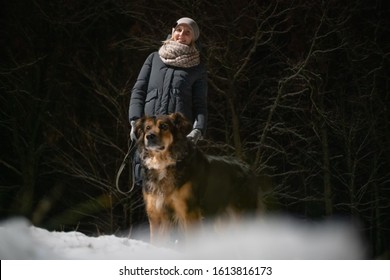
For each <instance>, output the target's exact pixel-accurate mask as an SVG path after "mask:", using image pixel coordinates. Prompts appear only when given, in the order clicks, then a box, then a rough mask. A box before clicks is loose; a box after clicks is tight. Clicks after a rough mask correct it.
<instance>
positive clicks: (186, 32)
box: [172, 24, 194, 45]
mask: <svg viewBox="0 0 390 280" xmlns="http://www.w3.org/2000/svg"><path fill="white" fill-rule="evenodd" d="M193 36H194V35H193V34H192V30H191V28H190V27H189V26H188V25H186V24H180V25H178V26H176V28H175V31H173V36H172V38H173V40H174V41H176V42H179V43H181V44H185V45H190V44H191V42H192V39H193Z"/></svg>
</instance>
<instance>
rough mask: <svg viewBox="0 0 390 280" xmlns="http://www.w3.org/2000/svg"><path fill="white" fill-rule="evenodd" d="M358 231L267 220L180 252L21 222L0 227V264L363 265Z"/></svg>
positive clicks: (195, 240)
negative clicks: (352, 262) (213, 261)
mask: <svg viewBox="0 0 390 280" xmlns="http://www.w3.org/2000/svg"><path fill="white" fill-rule="evenodd" d="M364 258H365V246H364V243H363V242H362V240H361V239H360V237H359V236H358V234H357V228H356V227H355V226H352V225H351V224H349V223H345V222H341V221H327V222H321V223H308V222H303V221H297V220H295V219H292V218H287V217H269V218H262V219H259V220H248V221H244V222H241V223H239V224H232V225H225V226H224V227H222V228H221V229H220V230H219V231H218V233H216V232H215V231H212V230H208V229H207V227H205V229H204V230H203V231H202V232H201V233H198V234H194V236H192V237H191V238H190V239H189V240H188V242H186V245H185V247H181V246H179V245H176V247H174V248H161V247H156V246H152V245H150V244H149V243H146V242H144V241H140V240H135V239H132V238H124V237H117V236H114V235H102V236H99V237H89V236H86V235H84V234H82V233H80V232H49V231H47V230H45V229H42V228H37V227H34V226H31V225H30V224H29V222H28V221H26V220H25V219H18V218H15V219H10V220H7V221H3V222H1V223H0V259H3V260H5V259H27V260H31V259H44V260H45V259H74V260H79V259H89V260H98V259H117V260H119V259H139V260H142V259H143V260H147V259H199V260H200V259H206V260H210V259H220V260H221V259H269V260H270V259H273V260H281V259H285V260H286V259H297V260H309V259H322V260H329V259H335V260H341V259H350V260H355V259H364Z"/></svg>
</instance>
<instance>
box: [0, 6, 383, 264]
mask: <svg viewBox="0 0 390 280" xmlns="http://www.w3.org/2000/svg"><path fill="white" fill-rule="evenodd" d="M1 6H2V8H1V11H0V13H1V18H0V21H1V28H0V30H1V31H0V32H1V34H0V40H1V44H0V48H1V52H0V56H1V58H0V91H1V95H0V106H1V107H0V114H1V117H0V131H1V154H0V218H1V219H6V218H8V217H12V216H24V217H27V218H28V219H29V220H30V221H31V222H32V224H34V225H36V226H39V227H42V228H46V229H49V230H64V231H68V230H78V231H81V232H84V233H86V234H88V235H99V234H119V233H123V232H124V231H131V229H132V228H133V227H136V226H138V225H140V224H142V223H145V214H144V209H143V205H142V197H141V195H140V193H139V191H133V192H131V193H130V194H128V195H124V194H123V193H121V192H119V191H118V190H117V189H116V187H115V179H116V175H117V172H118V169H119V167H120V165H121V163H122V160H123V158H124V156H125V154H126V153H127V151H128V144H129V132H130V129H129V122H128V117H127V113H128V105H129V100H130V94H131V89H132V86H133V85H134V82H135V80H136V78H137V75H138V73H139V70H140V67H141V66H142V64H143V62H144V60H145V59H146V57H147V56H148V54H149V53H150V52H152V51H155V50H157V49H158V48H159V46H160V45H161V41H162V40H164V39H165V38H166V36H167V34H168V33H169V32H170V30H171V28H172V26H173V24H174V23H175V21H176V20H177V19H178V18H180V17H183V16H188V17H192V18H194V19H195V20H196V21H197V23H198V24H199V26H200V29H201V35H200V42H201V54H202V59H203V61H204V62H205V63H206V65H207V69H208V83H209V92H208V106H209V107H208V109H209V119H208V130H207V134H206V136H205V139H204V140H202V141H201V142H200V143H199V146H200V147H201V148H202V149H203V150H204V151H206V152H208V153H211V154H225V155H233V156H235V157H238V158H240V159H242V160H244V161H245V162H247V163H248V164H250V166H251V167H252V169H253V170H254V171H255V172H256V174H258V175H259V176H261V178H263V180H262V185H261V188H262V189H263V192H264V200H265V203H266V205H267V212H268V213H286V214H288V215H292V216H294V217H297V218H299V219H306V220H314V221H320V220H324V219H328V218H330V217H333V218H341V219H350V220H354V221H356V223H359V225H360V228H361V234H362V236H363V238H364V239H366V240H367V244H369V248H368V251H369V254H368V255H369V258H374V259H377V258H387V259H388V258H389V248H390V199H389V198H390V108H389V104H390V76H389V73H390V69H389V65H390V64H389V61H390V39H389V38H390V32H389V27H390V25H389V22H388V19H389V15H390V13H389V6H388V3H387V1H382V0H374V1H365V0H357V1H346V0H330V1H325V0H296V1H293V0H292V1H283V0H269V1H257V0H253V1H242V0H231V1H220V2H219V1H206V0H197V1H189V0H179V1H170V0H160V1H154V0H142V1H141V0H127V1H126V0H94V1H92V0H85V1H79V0H77V1H76V0H52V1H47V0H33V1H27V0H15V1H2V4H1ZM125 171H126V172H124V173H123V174H122V176H121V178H120V188H121V189H122V190H123V191H127V190H128V189H129V188H130V185H131V178H130V176H129V172H128V170H125Z"/></svg>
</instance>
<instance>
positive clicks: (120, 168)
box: [115, 139, 137, 195]
mask: <svg viewBox="0 0 390 280" xmlns="http://www.w3.org/2000/svg"><path fill="white" fill-rule="evenodd" d="M128 146H129V149H128V151H127V153H126V155H125V157H124V159H123V161H122V164H121V166H120V167H119V170H118V173H117V174H116V180H115V186H116V189H117V190H118V192H120V193H121V194H126V195H127V194H129V193H131V192H132V191H133V189H134V186H135V179H134V178H135V177H134V168H133V166H130V168H131V180H132V185H131V188H130V190H129V191H127V192H123V191H121V190H120V188H119V178H120V176H121V174H122V172H123V169H124V168H125V167H126V164H127V161H128V158H129V156H130V155H132V154H133V152H134V150H135V148H136V147H137V145H136V143H135V141H132V140H131V139H129V144H128ZM130 164H131V165H132V164H133V163H132V161H131V163H130Z"/></svg>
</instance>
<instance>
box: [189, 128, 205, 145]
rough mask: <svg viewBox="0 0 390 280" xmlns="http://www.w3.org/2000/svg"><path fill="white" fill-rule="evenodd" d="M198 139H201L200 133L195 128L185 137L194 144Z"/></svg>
mask: <svg viewBox="0 0 390 280" xmlns="http://www.w3.org/2000/svg"><path fill="white" fill-rule="evenodd" d="M200 138H202V132H201V131H200V130H199V129H197V128H195V129H193V130H192V131H191V132H190V133H189V134H188V135H187V139H189V140H191V141H192V142H193V143H194V144H196V143H197V142H198V140H199V139H200Z"/></svg>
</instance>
